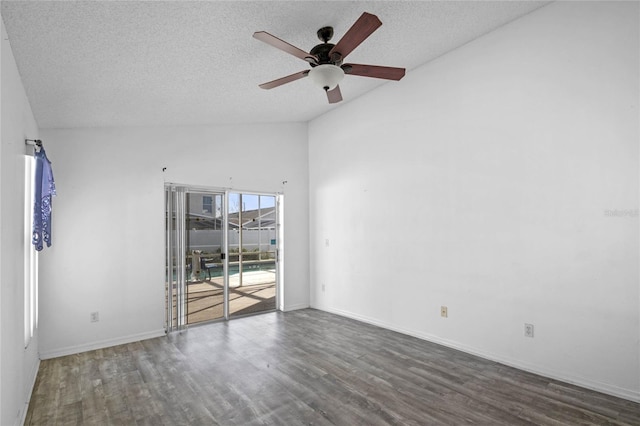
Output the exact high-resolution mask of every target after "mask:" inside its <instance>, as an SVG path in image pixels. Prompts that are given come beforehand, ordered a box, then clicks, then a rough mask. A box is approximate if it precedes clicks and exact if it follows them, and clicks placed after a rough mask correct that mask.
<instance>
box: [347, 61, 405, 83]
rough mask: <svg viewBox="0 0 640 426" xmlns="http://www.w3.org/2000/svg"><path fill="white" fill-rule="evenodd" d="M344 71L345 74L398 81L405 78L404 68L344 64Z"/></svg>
mask: <svg viewBox="0 0 640 426" xmlns="http://www.w3.org/2000/svg"><path fill="white" fill-rule="evenodd" d="M342 69H343V71H344V73H345V74H350V75H360V76H362V77H373V78H384V79H386V80H396V81H398V80H400V79H401V78H402V77H404V73H405V69H404V68H394V67H381V66H378V65H362V64H344V65H343V66H342Z"/></svg>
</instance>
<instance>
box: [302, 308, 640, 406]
mask: <svg viewBox="0 0 640 426" xmlns="http://www.w3.org/2000/svg"><path fill="white" fill-rule="evenodd" d="M313 308H314V309H319V310H322V311H326V312H330V313H332V314H336V315H340V316H343V317H347V318H351V319H355V320H357V321H362V322H364V323H367V324H372V325H375V326H378V327H381V328H385V329H387V330H392V331H397V332H398V333H402V334H406V335H408V336H413V337H417V338H419V339H422V340H426V341H429V342H432V343H437V344H439V345H442V346H446V347H449V348H452V349H456V350H459V351H462V352H466V353H468V354H471V355H476V356H479V357H481V358H484V359H488V360H490V361H495V362H499V363H500V364H504V365H508V366H509V367H514V368H517V369H519V370H523V371H527V372H529V373H533V374H538V375H540V376H544V377H548V378H550V379H554V380H558V381H561V382H565V383H570V384H572V385H576V386H581V387H583V388H587V389H591V390H594V391H597V392H602V393H606V394H608V395H612V396H615V397H618V398H623V399H627V400H629V401H633V402H640V391H634V390H632V389H624V388H620V387H618V386H614V385H610V384H607V383H601V382H598V381H595V380H590V379H586V378H584V377H576V376H572V375H568V374H565V373H562V372H558V371H554V370H550V369H548V368H544V367H540V366H538V365H532V364H529V363H526V362H522V361H520V360H517V359H512V358H506V357H503V356H501V355H497V354H493V353H489V352H486V351H482V350H478V349H476V348H472V347H470V346H466V345H463V344H461V343H458V342H454V341H450V340H446V339H442V338H440V337H438V336H434V335H431V334H427V333H421V332H417V331H415V330H407V329H403V328H399V327H396V326H393V325H391V324H388V323H386V322H383V321H378V320H376V319H373V318H369V317H365V316H362V315H358V314H354V313H352V312H349V311H343V310H341V309H332V308H320V307H313Z"/></svg>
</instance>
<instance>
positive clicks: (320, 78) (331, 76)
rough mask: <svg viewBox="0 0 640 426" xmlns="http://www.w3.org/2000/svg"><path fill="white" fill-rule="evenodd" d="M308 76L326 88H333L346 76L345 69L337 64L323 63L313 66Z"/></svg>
mask: <svg viewBox="0 0 640 426" xmlns="http://www.w3.org/2000/svg"><path fill="white" fill-rule="evenodd" d="M308 77H309V78H310V79H311V81H312V82H313V84H315V85H316V86H318V87H320V88H322V89H324V90H333V89H335V88H336V86H337V85H338V84H340V82H341V81H342V79H343V78H344V71H343V70H342V68H340V67H339V66H337V65H332V64H323V65H318V66H317V67H313V68H311V70H309V76H308Z"/></svg>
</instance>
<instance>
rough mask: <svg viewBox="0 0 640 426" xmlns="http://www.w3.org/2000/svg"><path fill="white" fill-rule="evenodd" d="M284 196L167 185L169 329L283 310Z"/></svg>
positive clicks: (167, 310) (167, 300)
mask: <svg viewBox="0 0 640 426" xmlns="http://www.w3.org/2000/svg"><path fill="white" fill-rule="evenodd" d="M277 207H278V206H277V197H276V196H275V195H264V194H250V193H229V192H223V191H215V190H208V189H202V188H193V187H188V186H179V185H172V184H167V185H166V187H165V210H166V259H167V261H166V283H165V284H166V316H167V330H168V331H171V330H176V329H182V328H185V327H186V326H188V325H190V324H196V323H201V322H206V321H213V320H218V319H229V318H230V317H233V316H240V315H247V314H253V313H258V312H263V311H270V310H274V309H276V306H277V302H276V299H277V281H278V280H277V276H278V262H277V260H278V259H277V253H278V250H277V237H276V235H277V231H278V221H277V210H278V209H277Z"/></svg>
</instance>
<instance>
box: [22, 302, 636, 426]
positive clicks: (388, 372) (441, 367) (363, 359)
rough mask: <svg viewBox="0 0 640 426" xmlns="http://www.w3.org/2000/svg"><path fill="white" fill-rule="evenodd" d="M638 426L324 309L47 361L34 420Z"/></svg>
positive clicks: (603, 408)
mask: <svg viewBox="0 0 640 426" xmlns="http://www.w3.org/2000/svg"><path fill="white" fill-rule="evenodd" d="M467 423H474V424H481V425H501V424H503V425H523V424H541V425H573V424H596V425H605V424H612V425H622V424H627V425H629V424H633V425H640V405H639V404H636V403H633V402H630V401H626V400H623V399H618V398H614V397H611V396H608V395H604V394H601V393H597V392H593V391H590V390H586V389H582V388H579V387H576V386H572V385H568V384H565V383H561V382H557V381H554V380H550V379H547V378H544V377H540V376H536V375H534V374H529V373H525V372H522V371H519V370H516V369H514V368H510V367H506V366H504V365H501V364H498V363H495V362H491V361H487V360H484V359H482V358H478V357H474V356H472V355H468V354H465V353H462V352H458V351H455V350H452V349H448V348H445V347H442V346H439V345H436V344H433V343H429V342H426V341H423V340H420V339H416V338H413V337H408V336H405V335H402V334H399V333H395V332H392V331H388V330H385V329H381V328H377V327H374V326H371V325H367V324H363V323H360V322H357V321H353V320H350V319H346V318H343V317H340V316H336V315H332V314H328V313H325V312H321V311H317V310H312V309H306V310H301V311H294V312H289V313H280V312H275V313H269V314H264V315H259V316H253V317H246V318H240V319H236V320H233V321H231V322H228V323H214V324H207V325H202V326H198V327H192V328H191V329H189V330H188V331H186V332H184V333H181V334H173V335H171V336H169V337H162V338H156V339H151V340H145V341H142V342H137V343H132V344H128V345H121V346H116V347H113V348H108V349H101V350H96V351H91V352H86V353H82V354H79V355H72V356H66V357H61V358H56V359H51V360H46V361H42V363H41V366H40V371H39V373H38V378H37V381H36V385H35V389H34V392H33V396H32V398H31V403H30V406H29V411H28V413H27V421H26V424H32V425H41V424H51V425H54V424H55V425H66V424H70V425H75V424H79V425H107V424H123V425H137V424H141V425H143V424H144V425H218V424H219V425H349V426H351V425H367V426H372V425H387V424H394V425H440V424H443V425H444V424H446V425H458V424H467Z"/></svg>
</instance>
